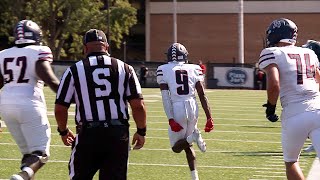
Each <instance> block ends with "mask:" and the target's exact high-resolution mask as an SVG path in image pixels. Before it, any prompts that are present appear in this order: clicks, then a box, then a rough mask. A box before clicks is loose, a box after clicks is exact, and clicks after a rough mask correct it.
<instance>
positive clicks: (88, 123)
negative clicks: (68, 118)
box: [82, 119, 129, 129]
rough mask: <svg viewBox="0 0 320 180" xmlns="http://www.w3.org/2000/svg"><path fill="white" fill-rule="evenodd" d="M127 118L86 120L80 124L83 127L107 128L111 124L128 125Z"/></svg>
mask: <svg viewBox="0 0 320 180" xmlns="http://www.w3.org/2000/svg"><path fill="white" fill-rule="evenodd" d="M128 125H129V123H128V120H124V119H111V120H106V121H86V122H83V124H82V126H83V127H84V128H88V129H91V128H108V127H112V126H128Z"/></svg>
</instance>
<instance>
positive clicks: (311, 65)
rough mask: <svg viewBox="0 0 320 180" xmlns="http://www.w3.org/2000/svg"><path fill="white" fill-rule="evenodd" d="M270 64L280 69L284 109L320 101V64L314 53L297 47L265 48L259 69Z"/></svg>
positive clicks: (281, 99)
mask: <svg viewBox="0 0 320 180" xmlns="http://www.w3.org/2000/svg"><path fill="white" fill-rule="evenodd" d="M270 64H276V65H277V66H278V69H279V73H280V101H281V104H282V107H284V106H286V105H288V104H291V103H303V102H307V101H309V100H312V99H319V100H320V94H319V84H318V83H317V82H316V80H315V68H318V67H319V62H318V58H317V56H316V54H315V53H314V51H312V50H311V49H308V48H302V47H296V46H285V47H270V48H265V49H263V50H262V52H261V54H260V59H259V68H260V69H263V68H265V67H267V66H268V65H270ZM318 102H320V101H318Z"/></svg>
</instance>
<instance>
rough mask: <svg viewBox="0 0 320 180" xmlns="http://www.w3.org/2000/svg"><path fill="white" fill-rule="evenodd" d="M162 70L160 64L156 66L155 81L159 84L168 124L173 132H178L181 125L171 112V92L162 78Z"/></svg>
mask: <svg viewBox="0 0 320 180" xmlns="http://www.w3.org/2000/svg"><path fill="white" fill-rule="evenodd" d="M163 71H164V70H163V69H162V66H160V67H158V69H157V83H158V84H159V86H160V92H161V96H162V104H163V109H164V112H165V113H166V115H167V118H168V120H169V125H170V128H171V130H172V131H174V132H179V131H181V129H183V127H182V126H181V125H180V124H179V123H177V122H176V121H175V119H174V114H173V105H172V100H171V94H170V91H169V85H168V84H167V82H166V81H165V78H164V72H163Z"/></svg>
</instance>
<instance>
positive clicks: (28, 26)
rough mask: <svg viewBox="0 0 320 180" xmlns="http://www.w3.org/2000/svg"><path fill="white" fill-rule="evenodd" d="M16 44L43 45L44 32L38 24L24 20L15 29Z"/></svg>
mask: <svg viewBox="0 0 320 180" xmlns="http://www.w3.org/2000/svg"><path fill="white" fill-rule="evenodd" d="M13 34H14V43H15V44H17V45H18V44H37V45H39V44H40V43H41V38H42V31H41V29H40V27H39V26H38V24H37V23H35V22H33V21H31V20H22V21H19V22H18V23H17V25H16V26H15V28H14V32H13Z"/></svg>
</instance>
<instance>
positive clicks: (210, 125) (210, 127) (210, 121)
mask: <svg viewBox="0 0 320 180" xmlns="http://www.w3.org/2000/svg"><path fill="white" fill-rule="evenodd" d="M213 129H214V124H213V119H212V118H209V119H207V123H206V126H205V127H204V131H205V132H210V131H211V130H213Z"/></svg>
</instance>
